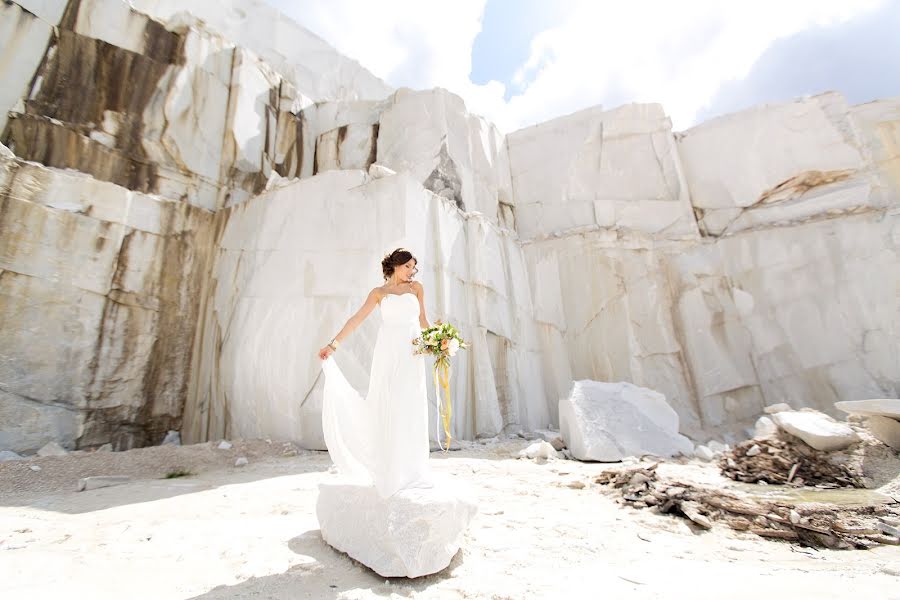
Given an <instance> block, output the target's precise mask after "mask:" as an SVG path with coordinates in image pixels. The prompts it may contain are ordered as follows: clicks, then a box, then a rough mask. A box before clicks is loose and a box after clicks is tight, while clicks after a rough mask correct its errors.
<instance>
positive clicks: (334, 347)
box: [328, 339, 341, 352]
mask: <svg viewBox="0 0 900 600" xmlns="http://www.w3.org/2000/svg"><path fill="white" fill-rule="evenodd" d="M328 345H329V346H331V349H332V350H334V351H335V352H337V349H338V346H340V345H341V344H340V343H339V342H338V341H337V340H336V339H332V340H331V341H330V342H328Z"/></svg>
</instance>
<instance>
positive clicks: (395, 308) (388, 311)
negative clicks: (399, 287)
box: [381, 293, 419, 325]
mask: <svg viewBox="0 0 900 600" xmlns="http://www.w3.org/2000/svg"><path fill="white" fill-rule="evenodd" d="M381 320H382V321H383V322H384V323H385V324H386V325H393V324H398V325H400V324H403V325H405V324H408V323H416V322H418V320H419V299H418V298H417V297H416V295H415V294H409V293H406V294H388V295H387V296H385V297H384V298H382V299H381Z"/></svg>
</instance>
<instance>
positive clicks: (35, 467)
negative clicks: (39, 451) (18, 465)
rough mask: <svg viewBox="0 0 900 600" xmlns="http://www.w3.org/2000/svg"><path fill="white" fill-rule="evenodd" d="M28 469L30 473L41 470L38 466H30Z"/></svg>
mask: <svg viewBox="0 0 900 600" xmlns="http://www.w3.org/2000/svg"><path fill="white" fill-rule="evenodd" d="M28 468H29V469H31V470H32V471H35V472H36V471H40V470H41V468H40V467H39V466H37V465H31V466H29V467H28Z"/></svg>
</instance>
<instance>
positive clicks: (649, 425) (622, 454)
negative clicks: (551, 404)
mask: <svg viewBox="0 0 900 600" xmlns="http://www.w3.org/2000/svg"><path fill="white" fill-rule="evenodd" d="M559 418H560V433H562V436H563V439H564V440H565V441H566V445H567V446H568V448H569V450H570V451H571V452H572V455H573V456H575V458H577V459H578V460H591V461H601V462H615V461H619V460H622V459H623V458H626V457H628V456H641V455H643V454H655V455H657V456H662V457H668V456H675V455H677V454H686V455H690V454H691V453H692V452H693V448H694V445H693V444H692V443H691V441H690V440H688V439H687V438H686V437H684V436H683V435H681V434H679V433H678V415H677V414H676V413H675V411H674V410H672V408H671V407H670V406H669V405H668V404H667V403H666V399H665V397H664V396H663V395H662V394H659V393H657V392H654V391H653V390H648V389H646V388H640V387H638V386H635V385H632V384H630V383H602V382H599V381H576V382H574V383H573V384H572V390H571V392H570V393H569V397H568V398H565V399H563V400H560V401H559Z"/></svg>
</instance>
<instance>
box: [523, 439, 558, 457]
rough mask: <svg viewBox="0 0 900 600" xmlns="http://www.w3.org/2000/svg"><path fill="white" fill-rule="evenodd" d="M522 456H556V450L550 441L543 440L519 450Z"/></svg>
mask: <svg viewBox="0 0 900 600" xmlns="http://www.w3.org/2000/svg"><path fill="white" fill-rule="evenodd" d="M519 457H520V458H543V459H549V458H556V450H555V449H554V448H553V446H551V445H550V444H549V443H547V442H545V441H543V440H541V441H539V442H535V443H533V444H531V445H530V446H528V447H527V448H525V449H524V450H522V451H521V452H519Z"/></svg>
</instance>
